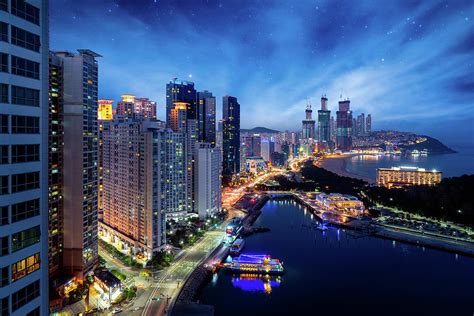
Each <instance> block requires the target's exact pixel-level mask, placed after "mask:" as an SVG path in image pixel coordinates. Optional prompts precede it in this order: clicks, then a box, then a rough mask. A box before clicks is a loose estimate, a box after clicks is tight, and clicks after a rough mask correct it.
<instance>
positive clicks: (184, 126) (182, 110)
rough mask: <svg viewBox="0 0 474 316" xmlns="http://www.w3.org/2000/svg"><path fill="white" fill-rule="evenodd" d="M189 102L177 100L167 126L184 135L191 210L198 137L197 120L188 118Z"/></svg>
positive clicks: (190, 206) (187, 207)
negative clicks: (194, 158)
mask: <svg viewBox="0 0 474 316" xmlns="http://www.w3.org/2000/svg"><path fill="white" fill-rule="evenodd" d="M188 110H189V104H188V103H186V102H175V104H174V106H173V107H172V109H171V112H170V116H169V122H167V126H168V127H169V128H171V130H173V131H174V132H175V133H181V134H183V135H184V144H183V148H184V150H185V153H184V157H183V159H184V162H185V166H186V167H185V174H186V195H187V199H186V209H187V210H188V211H189V212H191V211H192V210H193V204H194V203H193V196H194V193H193V191H194V181H193V177H194V173H193V157H194V149H195V144H196V142H197V139H198V130H197V120H195V119H188V118H187V117H188Z"/></svg>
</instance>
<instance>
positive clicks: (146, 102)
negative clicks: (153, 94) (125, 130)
mask: <svg viewBox="0 0 474 316" xmlns="http://www.w3.org/2000/svg"><path fill="white" fill-rule="evenodd" d="M135 113H136V114H138V115H140V116H142V117H144V118H150V119H156V102H155V101H151V100H150V99H149V98H135Z"/></svg>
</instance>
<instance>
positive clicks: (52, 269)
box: [48, 53, 64, 280]
mask: <svg viewBox="0 0 474 316" xmlns="http://www.w3.org/2000/svg"><path fill="white" fill-rule="evenodd" d="M63 83H64V80H63V63H62V60H61V58H59V57H58V56H56V55H54V54H53V53H51V54H50V58H49V121H48V148H49V149H48V151H49V159H48V208H49V244H48V247H49V278H50V280H53V279H55V278H57V277H58V276H59V275H60V272H61V270H62V255H63V244H64V242H63V216H64V215H63V143H64V138H63V121H64V118H63V112H64V104H63V95H64V91H63V89H64V86H63Z"/></svg>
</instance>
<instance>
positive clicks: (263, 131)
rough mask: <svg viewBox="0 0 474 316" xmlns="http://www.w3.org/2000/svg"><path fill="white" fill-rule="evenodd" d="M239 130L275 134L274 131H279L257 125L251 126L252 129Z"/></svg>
mask: <svg viewBox="0 0 474 316" xmlns="http://www.w3.org/2000/svg"><path fill="white" fill-rule="evenodd" d="M240 132H241V133H254V134H276V133H279V132H280V131H277V130H274V129H270V128H266V127H261V126H258V127H254V128H252V129H244V128H242V129H240Z"/></svg>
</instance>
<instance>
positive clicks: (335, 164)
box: [318, 154, 375, 184]
mask: <svg viewBox="0 0 474 316" xmlns="http://www.w3.org/2000/svg"><path fill="white" fill-rule="evenodd" d="M357 155H359V154H341V155H331V156H329V157H325V158H323V159H322V160H320V161H319V163H318V166H319V167H321V168H323V169H326V170H327V171H331V172H333V173H335V174H337V175H340V176H342V177H349V178H355V179H360V180H364V181H367V182H369V183H370V184H373V183H375V179H372V178H370V177H365V176H362V175H360V174H357V173H353V172H349V171H348V170H347V159H348V158H351V157H354V156H357Z"/></svg>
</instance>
